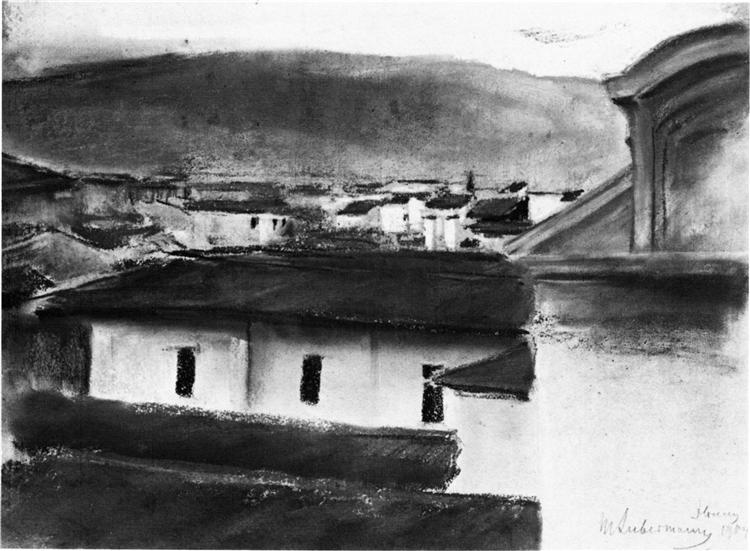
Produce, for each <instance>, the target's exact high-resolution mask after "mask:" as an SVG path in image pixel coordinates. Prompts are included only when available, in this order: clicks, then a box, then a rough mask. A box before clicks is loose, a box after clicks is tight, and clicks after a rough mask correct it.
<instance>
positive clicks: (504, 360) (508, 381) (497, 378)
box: [436, 339, 535, 400]
mask: <svg viewBox="0 0 750 551" xmlns="http://www.w3.org/2000/svg"><path fill="white" fill-rule="evenodd" d="M534 378H535V374H534V354H533V352H532V351H531V349H530V347H529V345H528V343H527V342H526V341H523V340H520V339H519V341H518V342H516V343H514V344H512V345H511V346H509V347H508V349H507V350H505V351H503V352H502V353H500V354H497V355H495V356H490V357H488V358H484V359H482V360H479V361H477V362H472V363H469V364H466V365H462V366H459V367H457V368H455V369H450V370H448V371H447V372H445V373H442V374H441V375H439V376H437V377H436V382H438V383H439V384H441V385H443V386H447V387H450V388H454V389H456V390H460V391H464V392H476V393H501V394H511V395H513V396H516V397H517V398H519V399H521V400H528V398H529V392H530V391H531V385H532V384H533V382H534Z"/></svg>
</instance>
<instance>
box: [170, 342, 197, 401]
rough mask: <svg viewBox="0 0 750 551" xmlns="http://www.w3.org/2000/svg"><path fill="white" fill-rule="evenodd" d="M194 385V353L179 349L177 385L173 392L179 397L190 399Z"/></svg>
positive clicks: (191, 350)
mask: <svg viewBox="0 0 750 551" xmlns="http://www.w3.org/2000/svg"><path fill="white" fill-rule="evenodd" d="M193 383H195V352H193V349H192V348H180V349H179V350H178V351H177V384H176V385H175V392H176V393H177V394H178V395H179V396H184V397H185V398H190V397H191V396H192V395H193Z"/></svg>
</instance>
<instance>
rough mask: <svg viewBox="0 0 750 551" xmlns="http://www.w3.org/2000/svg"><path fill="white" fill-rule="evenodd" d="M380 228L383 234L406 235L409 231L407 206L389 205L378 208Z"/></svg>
mask: <svg viewBox="0 0 750 551" xmlns="http://www.w3.org/2000/svg"><path fill="white" fill-rule="evenodd" d="M380 228H381V230H382V231H383V232H385V233H406V232H407V231H408V229H409V211H408V205H407V204H406V203H404V204H394V203H389V204H386V205H383V206H382V207H380Z"/></svg>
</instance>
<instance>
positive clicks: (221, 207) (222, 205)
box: [185, 199, 293, 214]
mask: <svg viewBox="0 0 750 551" xmlns="http://www.w3.org/2000/svg"><path fill="white" fill-rule="evenodd" d="M185 209H187V210H190V211H207V212H230V213H247V214H262V213H266V212H270V213H273V214H291V213H292V212H293V209H292V208H291V207H290V206H289V205H288V204H286V203H285V202H283V201H281V200H279V199H254V200H250V201H188V202H186V203H185Z"/></svg>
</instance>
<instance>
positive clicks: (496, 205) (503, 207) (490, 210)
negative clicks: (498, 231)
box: [469, 197, 519, 219]
mask: <svg viewBox="0 0 750 551" xmlns="http://www.w3.org/2000/svg"><path fill="white" fill-rule="evenodd" d="M518 201H519V200H518V199H516V198H513V197H506V198H496V199H483V200H481V201H477V203H476V204H475V205H474V206H473V207H472V209H471V211H469V218H480V219H481V218H499V217H501V216H503V215H504V214H507V213H509V212H510V211H511V210H513V208H514V207H515V206H516V205H517V204H518Z"/></svg>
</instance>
